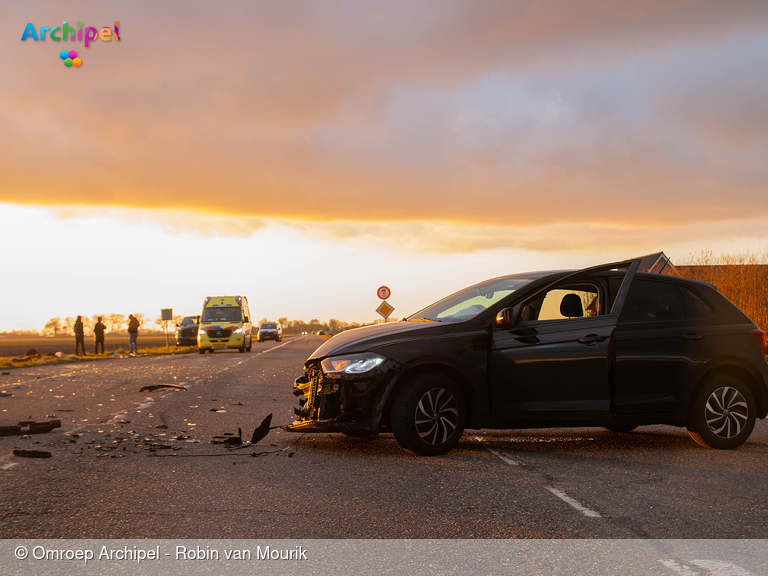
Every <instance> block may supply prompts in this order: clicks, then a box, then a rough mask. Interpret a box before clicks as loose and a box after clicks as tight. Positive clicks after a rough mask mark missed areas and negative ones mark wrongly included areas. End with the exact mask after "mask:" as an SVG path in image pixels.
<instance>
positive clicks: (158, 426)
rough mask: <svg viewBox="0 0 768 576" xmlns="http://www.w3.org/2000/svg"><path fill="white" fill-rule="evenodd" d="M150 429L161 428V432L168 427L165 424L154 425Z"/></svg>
mask: <svg viewBox="0 0 768 576" xmlns="http://www.w3.org/2000/svg"><path fill="white" fill-rule="evenodd" d="M152 428H161V429H162V430H166V429H167V428H168V426H166V425H165V424H155V425H154V426H152Z"/></svg>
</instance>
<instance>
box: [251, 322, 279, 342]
mask: <svg viewBox="0 0 768 576" xmlns="http://www.w3.org/2000/svg"><path fill="white" fill-rule="evenodd" d="M282 339H283V327H282V326H280V324H278V323H277V322H263V323H262V324H261V326H259V335H258V337H257V340H258V341H259V342H264V340H275V341H277V342H280V341H281V340H282Z"/></svg>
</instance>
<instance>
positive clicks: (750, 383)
mask: <svg viewBox="0 0 768 576" xmlns="http://www.w3.org/2000/svg"><path fill="white" fill-rule="evenodd" d="M638 266H639V261H638V260H629V261H625V262H618V263H612V264H605V265H602V266H597V267H593V268H587V269H585V270H580V271H576V272H573V271H555V272H552V271H547V272H532V273H525V274H514V275H510V276H504V277H501V278H494V279H491V280H487V281H485V282H482V283H480V284H476V285H474V286H470V287H469V288H466V289H464V290H461V291H459V292H457V293H455V294H453V295H451V296H448V297H447V298H444V299H443V300H440V301H439V302H437V303H435V304H433V305H431V306H429V307H427V308H425V309H424V310H421V311H420V312H417V313H416V314H414V315H412V316H410V317H409V318H407V319H405V320H404V321H402V322H393V323H385V324H379V325H374V326H369V327H365V328H358V329H355V330H349V331H347V332H342V333H341V334H338V335H336V336H334V337H333V338H332V339H330V340H328V341H327V342H326V343H325V344H323V345H322V346H320V348H318V349H317V350H316V351H315V352H314V353H313V354H312V356H311V357H310V358H309V359H308V360H307V361H306V363H305V370H306V371H305V374H304V375H303V376H302V377H301V378H299V379H297V380H296V382H295V384H294V394H296V395H297V396H300V400H299V403H300V407H299V408H297V409H296V415H297V419H296V421H295V422H294V423H293V424H291V425H289V426H286V427H285V428H284V429H286V430H290V431H295V432H342V433H346V434H350V435H373V434H376V433H378V432H393V433H394V435H395V438H396V439H397V441H398V443H399V444H400V445H401V446H402V447H403V448H405V449H406V450H409V451H412V452H415V453H416V454H422V455H437V454H444V453H446V452H448V451H449V450H451V449H452V448H453V447H454V446H456V444H457V443H458V442H459V440H460V438H461V435H462V433H463V431H464V429H465V428H472V429H479V428H492V429H520V428H548V427H562V426H567V427H574V426H602V427H605V428H607V429H608V430H612V431H615V432H628V431H631V430H633V429H634V428H636V427H638V426H642V425H648V424H669V425H673V426H686V427H687V428H688V430H689V432H690V434H691V436H692V437H693V439H694V440H695V441H696V442H698V443H699V444H701V445H703V446H709V447H713V448H734V447H736V446H739V445H740V444H742V443H743V442H744V441H746V439H747V438H748V437H749V435H750V434H751V432H752V429H753V427H754V424H755V418H765V416H766V412H768V385H767V382H768V364H767V363H766V360H765V356H764V354H765V340H764V333H763V331H762V330H759V329H758V328H757V326H755V324H754V323H753V322H752V321H751V320H750V319H749V318H748V317H747V316H745V315H744V314H743V313H742V312H741V311H740V310H739V309H738V308H736V307H735V306H734V305H733V304H732V303H731V302H730V301H728V300H727V299H726V298H725V297H723V296H722V295H721V294H720V293H718V292H717V289H716V288H715V287H714V286H712V285H710V284H705V283H702V282H697V281H693V280H686V279H683V278H677V277H670V276H660V275H658V274H645V273H638V272H637V268H638Z"/></svg>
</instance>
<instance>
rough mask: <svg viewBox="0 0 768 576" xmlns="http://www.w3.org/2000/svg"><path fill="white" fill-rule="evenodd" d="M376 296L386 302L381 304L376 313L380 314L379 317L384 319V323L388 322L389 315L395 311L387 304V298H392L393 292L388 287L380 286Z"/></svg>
mask: <svg viewBox="0 0 768 576" xmlns="http://www.w3.org/2000/svg"><path fill="white" fill-rule="evenodd" d="M376 296H378V297H379V298H381V299H382V300H384V302H382V303H381V304H379V307H378V308H376V312H378V313H379V316H381V317H383V318H384V322H386V321H387V319H388V318H389V315H390V314H392V312H394V311H395V308H394V307H393V306H392V305H391V304H390V303H389V302H387V298H389V297H390V296H392V290H390V289H389V287H388V286H380V287H379V289H378V290H376Z"/></svg>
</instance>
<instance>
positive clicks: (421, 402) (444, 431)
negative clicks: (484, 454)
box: [391, 374, 467, 456]
mask: <svg viewBox="0 0 768 576" xmlns="http://www.w3.org/2000/svg"><path fill="white" fill-rule="evenodd" d="M466 420H467V410H466V404H465V402H464V395H463V394H462V392H461V388H459V386H458V385H457V384H456V383H455V382H454V381H453V380H451V379H449V378H447V377H445V376H442V375H440V374H422V375H421V376H417V377H415V378H414V379H413V380H411V381H410V382H408V383H406V384H405V386H404V387H403V388H402V389H401V390H400V392H399V393H398V394H397V396H396V397H395V400H394V402H393V404H392V415H391V424H392V432H394V434H395V439H396V440H397V443H398V444H400V446H401V447H402V448H404V449H405V450H408V451H409V452H413V453H414V454H418V455H420V456H438V455H440V454H445V453H446V452H448V451H450V450H451V449H452V448H454V447H455V446H456V444H458V442H459V440H460V439H461V435H462V433H463V432H464V425H465V423H466Z"/></svg>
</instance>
